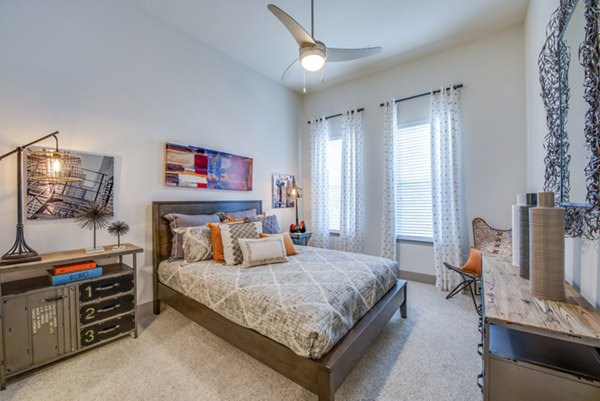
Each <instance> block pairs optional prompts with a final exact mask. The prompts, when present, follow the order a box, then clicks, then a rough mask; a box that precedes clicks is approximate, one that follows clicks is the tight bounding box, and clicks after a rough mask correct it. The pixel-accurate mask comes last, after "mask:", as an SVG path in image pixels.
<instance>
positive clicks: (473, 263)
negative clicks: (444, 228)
mask: <svg viewBox="0 0 600 401" xmlns="http://www.w3.org/2000/svg"><path fill="white" fill-rule="evenodd" d="M473 242H474V245H475V246H474V249H472V250H471V252H470V253H469V260H468V261H467V263H465V264H464V265H463V266H462V267H456V266H452V265H451V264H449V263H446V262H444V266H446V268H447V269H449V270H452V271H453V272H456V273H458V274H460V276H461V278H462V282H460V283H459V284H458V285H457V286H456V287H455V288H454V289H453V290H452V291H450V293H449V294H448V295H447V296H446V299H450V298H452V297H453V296H455V295H456V294H458V293H459V292H461V291H463V290H464V289H465V288H467V287H468V288H469V292H470V293H471V298H472V299H473V304H474V305H475V309H476V310H477V313H479V314H481V309H480V307H479V305H477V300H476V299H475V295H480V293H478V292H477V282H478V281H480V279H481V254H482V253H484V254H492V255H497V256H498V257H500V258H502V259H508V260H510V258H511V257H512V230H510V229H509V230H500V229H497V228H493V227H491V226H490V225H489V224H488V223H486V222H485V220H483V219H482V218H481V217H476V218H474V219H473ZM477 251H479V252H477ZM473 287H475V288H473Z"/></svg>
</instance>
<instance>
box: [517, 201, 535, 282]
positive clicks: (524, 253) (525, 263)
mask: <svg viewBox="0 0 600 401" xmlns="http://www.w3.org/2000/svg"><path fill="white" fill-rule="evenodd" d="M525 202H526V203H525V205H523V206H519V276H521V277H522V278H525V279H529V209H531V208H532V207H535V206H537V194H534V193H528V194H527V195H526V199H525Z"/></svg>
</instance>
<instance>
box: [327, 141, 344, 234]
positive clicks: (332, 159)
mask: <svg viewBox="0 0 600 401" xmlns="http://www.w3.org/2000/svg"><path fill="white" fill-rule="evenodd" d="M327 170H328V171H329V230H331V231H339V230H340V214H341V212H340V205H341V188H342V138H333V139H329V142H328V144H327Z"/></svg>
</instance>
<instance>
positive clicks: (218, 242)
mask: <svg viewBox="0 0 600 401" xmlns="http://www.w3.org/2000/svg"><path fill="white" fill-rule="evenodd" d="M243 222H244V219H242V220H241V221H230V222H227V223H208V224H207V226H208V227H209V228H210V238H211V239H212V247H213V260H214V261H215V262H219V263H225V254H224V253H223V240H222V239H221V229H220V228H219V224H238V223H243Z"/></svg>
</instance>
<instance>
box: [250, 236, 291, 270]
mask: <svg viewBox="0 0 600 401" xmlns="http://www.w3.org/2000/svg"><path fill="white" fill-rule="evenodd" d="M238 242H239V244H240V248H241V249H242V255H243V257H244V260H243V262H242V267H252V266H260V265H268V264H271V263H284V262H287V256H286V251H285V245H284V244H283V238H281V237H279V238H277V237H269V238H262V239H245V238H240V239H239V240H238Z"/></svg>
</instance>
